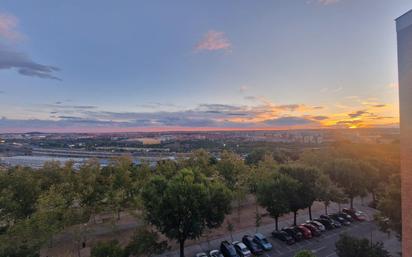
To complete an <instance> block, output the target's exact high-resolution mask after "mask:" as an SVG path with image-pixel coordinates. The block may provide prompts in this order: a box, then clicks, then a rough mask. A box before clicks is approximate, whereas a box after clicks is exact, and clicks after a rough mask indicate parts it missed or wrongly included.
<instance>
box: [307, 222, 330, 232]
mask: <svg viewBox="0 0 412 257" xmlns="http://www.w3.org/2000/svg"><path fill="white" fill-rule="evenodd" d="M306 223H308V224H311V225H313V226H315V227H316V228H317V229H319V230H320V231H321V232H324V231H326V228H325V226H324V225H323V224H322V223H320V222H318V221H316V220H308V221H306Z"/></svg>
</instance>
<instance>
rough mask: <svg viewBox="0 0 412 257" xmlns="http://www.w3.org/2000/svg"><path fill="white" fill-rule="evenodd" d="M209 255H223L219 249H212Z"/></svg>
mask: <svg viewBox="0 0 412 257" xmlns="http://www.w3.org/2000/svg"><path fill="white" fill-rule="evenodd" d="M209 255H210V257H223V254H222V253H221V252H220V251H219V250H212V251H210V253H209Z"/></svg>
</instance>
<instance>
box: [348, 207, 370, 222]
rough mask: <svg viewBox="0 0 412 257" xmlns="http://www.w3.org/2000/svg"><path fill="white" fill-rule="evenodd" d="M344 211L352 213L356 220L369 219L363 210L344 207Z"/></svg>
mask: <svg viewBox="0 0 412 257" xmlns="http://www.w3.org/2000/svg"><path fill="white" fill-rule="evenodd" d="M342 212H343V213H346V214H348V215H350V216H351V217H352V218H353V219H354V220H356V221H366V220H368V218H367V217H366V215H365V213H363V212H362V211H357V210H355V209H347V208H343V209H342Z"/></svg>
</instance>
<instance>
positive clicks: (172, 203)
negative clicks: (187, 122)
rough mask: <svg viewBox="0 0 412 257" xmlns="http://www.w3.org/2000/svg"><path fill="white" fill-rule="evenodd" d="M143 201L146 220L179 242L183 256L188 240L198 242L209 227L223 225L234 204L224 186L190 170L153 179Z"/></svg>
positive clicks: (143, 195)
mask: <svg viewBox="0 0 412 257" xmlns="http://www.w3.org/2000/svg"><path fill="white" fill-rule="evenodd" d="M142 199H143V203H144V207H145V212H146V215H145V216H146V219H147V221H148V222H149V223H150V224H152V225H154V226H155V227H156V228H157V229H158V230H159V231H160V232H161V233H163V234H164V235H166V236H167V237H168V238H170V239H175V240H177V241H178V242H179V244H180V256H181V257H184V245H185V241H186V240H187V239H196V238H198V237H200V236H201V235H202V233H203V232H204V230H205V229H206V228H216V227H219V226H220V225H221V224H222V222H223V220H224V217H225V215H226V214H227V213H229V211H230V201H231V197H230V192H229V190H228V189H227V188H226V187H225V186H224V185H222V184H220V183H219V182H217V181H210V180H207V179H206V178H205V177H204V176H203V175H202V174H200V173H199V172H195V171H192V170H189V169H184V170H181V171H180V172H179V173H178V174H176V175H175V176H173V177H171V178H170V179H167V178H165V177H164V176H156V177H154V178H152V179H151V181H150V182H149V183H148V184H147V185H146V186H145V188H144V189H143V193H142Z"/></svg>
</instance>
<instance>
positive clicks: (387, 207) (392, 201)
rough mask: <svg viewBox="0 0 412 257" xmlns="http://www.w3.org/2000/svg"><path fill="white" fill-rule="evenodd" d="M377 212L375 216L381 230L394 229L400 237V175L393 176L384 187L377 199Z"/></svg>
mask: <svg viewBox="0 0 412 257" xmlns="http://www.w3.org/2000/svg"><path fill="white" fill-rule="evenodd" d="M377 209H378V210H379V213H378V214H377V215H376V216H375V218H376V219H377V221H378V224H379V227H380V228H381V230H382V231H385V232H389V231H390V230H393V231H395V233H396V235H397V236H398V237H399V238H401V235H402V208H401V182H400V176H394V177H393V178H392V179H391V182H390V184H389V185H388V187H387V188H386V191H385V193H384V194H383V195H382V196H381V198H380V199H379V201H378V205H377Z"/></svg>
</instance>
